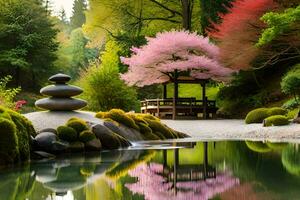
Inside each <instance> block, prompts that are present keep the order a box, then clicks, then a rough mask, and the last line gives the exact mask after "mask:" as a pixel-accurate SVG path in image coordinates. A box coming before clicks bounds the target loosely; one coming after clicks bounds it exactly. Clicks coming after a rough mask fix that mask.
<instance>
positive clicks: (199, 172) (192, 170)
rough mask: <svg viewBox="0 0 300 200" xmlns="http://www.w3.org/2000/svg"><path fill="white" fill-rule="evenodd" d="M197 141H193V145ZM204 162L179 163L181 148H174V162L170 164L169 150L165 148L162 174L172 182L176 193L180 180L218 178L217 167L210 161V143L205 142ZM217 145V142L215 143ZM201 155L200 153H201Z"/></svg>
mask: <svg viewBox="0 0 300 200" xmlns="http://www.w3.org/2000/svg"><path fill="white" fill-rule="evenodd" d="M195 144H196V143H193V146H194V145H195ZM203 144H204V145H203V148H204V151H203V158H204V159H203V163H202V164H180V163H179V151H180V149H178V148H177V149H174V164H173V165H171V166H169V165H168V161H167V160H168V154H167V150H163V172H162V175H163V176H164V177H165V178H166V181H167V182H172V183H173V184H172V189H174V191H175V194H176V193H177V190H178V188H177V187H176V185H177V183H178V182H190V181H202V180H206V179H214V178H216V168H215V167H214V166H211V165H209V163H208V151H207V149H208V143H207V142H203ZM214 146H215V143H214ZM199 156H200V155H199Z"/></svg>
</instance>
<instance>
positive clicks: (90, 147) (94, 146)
mask: <svg viewBox="0 0 300 200" xmlns="http://www.w3.org/2000/svg"><path fill="white" fill-rule="evenodd" d="M85 149H86V150H87V151H100V150H101V149H102V145H101V142H100V140H99V139H97V138H96V139H93V140H91V141H89V142H86V143H85Z"/></svg>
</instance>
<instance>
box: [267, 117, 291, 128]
mask: <svg viewBox="0 0 300 200" xmlns="http://www.w3.org/2000/svg"><path fill="white" fill-rule="evenodd" d="M289 123H290V122H289V119H288V118H287V117H286V116H284V115H274V116H271V117H267V118H266V119H265V120H264V126H284V125H288V124H289Z"/></svg>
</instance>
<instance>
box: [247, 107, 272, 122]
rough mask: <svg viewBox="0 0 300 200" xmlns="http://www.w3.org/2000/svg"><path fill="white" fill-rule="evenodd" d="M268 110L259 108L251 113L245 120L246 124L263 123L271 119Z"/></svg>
mask: <svg viewBox="0 0 300 200" xmlns="http://www.w3.org/2000/svg"><path fill="white" fill-rule="evenodd" d="M268 110H269V109H268V108H257V109H255V110H252V111H250V112H249V113H248V114H247V116H246V118H245V123H246V124H252V123H262V122H263V120H264V119H265V118H267V117H269V114H268Z"/></svg>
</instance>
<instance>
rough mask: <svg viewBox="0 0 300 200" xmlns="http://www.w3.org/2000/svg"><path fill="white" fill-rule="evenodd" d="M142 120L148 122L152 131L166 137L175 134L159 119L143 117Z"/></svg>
mask: <svg viewBox="0 0 300 200" xmlns="http://www.w3.org/2000/svg"><path fill="white" fill-rule="evenodd" d="M144 120H145V121H146V122H147V123H148V124H149V127H150V128H151V129H152V132H153V133H155V132H160V133H162V134H163V136H164V137H165V138H167V139H172V138H176V136H175V135H174V134H173V133H172V131H171V130H170V129H169V128H168V127H166V126H164V125H163V124H162V123H161V122H160V121H157V120H151V119H148V118H144Z"/></svg>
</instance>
